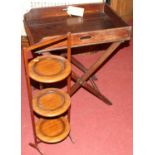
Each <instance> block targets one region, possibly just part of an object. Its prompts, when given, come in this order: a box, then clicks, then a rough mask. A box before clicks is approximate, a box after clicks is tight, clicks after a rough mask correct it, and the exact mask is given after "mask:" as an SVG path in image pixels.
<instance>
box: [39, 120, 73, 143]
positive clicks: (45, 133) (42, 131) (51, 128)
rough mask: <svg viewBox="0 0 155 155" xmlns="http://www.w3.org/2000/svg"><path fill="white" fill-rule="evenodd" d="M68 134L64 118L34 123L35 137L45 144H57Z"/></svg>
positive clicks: (67, 123)
mask: <svg viewBox="0 0 155 155" xmlns="http://www.w3.org/2000/svg"><path fill="white" fill-rule="evenodd" d="M69 132H70V125H69V122H68V120H67V118H66V117H60V118H54V119H40V120H39V121H38V122H37V123H36V133H37V137H38V138H39V139H40V140H41V141H43V142H46V143H57V142H60V141H62V140H64V139H65V138H66V137H67V136H68V134H69Z"/></svg>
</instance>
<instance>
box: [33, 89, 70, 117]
mask: <svg viewBox="0 0 155 155" xmlns="http://www.w3.org/2000/svg"><path fill="white" fill-rule="evenodd" d="M32 104H33V110H34V111H35V112H36V113H37V114H39V115H41V116H44V117H55V116H59V115H61V114H63V113H64V112H66V111H67V110H68V108H69V107H70V104H71V101H70V96H69V95H68V94H67V93H65V92H63V91H62V90H60V89H57V88H47V89H42V90H40V91H38V92H37V93H35V94H34V96H33V100H32Z"/></svg>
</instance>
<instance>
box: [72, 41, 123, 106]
mask: <svg viewBox="0 0 155 155" xmlns="http://www.w3.org/2000/svg"><path fill="white" fill-rule="evenodd" d="M121 43H122V42H114V43H112V44H111V45H110V47H109V48H108V49H107V50H106V51H105V52H104V53H103V54H102V55H101V57H100V58H99V59H98V60H97V61H96V62H95V63H94V64H93V65H91V66H90V68H89V69H88V70H85V73H84V74H83V75H82V76H81V77H79V76H78V75H77V74H76V73H75V72H73V71H72V78H73V80H75V84H74V85H73V86H72V87H71V92H70V95H71V96H72V95H73V94H74V93H75V92H76V91H77V90H78V89H79V88H80V87H81V86H83V87H84V88H85V89H87V90H88V91H89V92H91V93H92V94H94V95H95V96H97V97H98V98H99V99H101V100H102V101H104V102H105V103H106V104H108V105H112V103H111V101H109V100H108V99H107V98H106V97H105V96H104V95H103V94H101V93H100V92H99V90H97V89H94V87H92V86H91V85H90V84H88V83H87V81H86V80H88V79H89V78H92V75H93V73H94V72H95V71H96V70H97V69H98V68H99V67H100V66H101V65H102V64H103V62H104V61H105V60H106V59H107V58H108V57H109V56H110V55H111V54H112V53H113V52H114V51H115V49H116V48H117V47H118V46H119V45H120V44H121ZM73 61H75V60H74V59H73ZM72 63H73V62H72Z"/></svg>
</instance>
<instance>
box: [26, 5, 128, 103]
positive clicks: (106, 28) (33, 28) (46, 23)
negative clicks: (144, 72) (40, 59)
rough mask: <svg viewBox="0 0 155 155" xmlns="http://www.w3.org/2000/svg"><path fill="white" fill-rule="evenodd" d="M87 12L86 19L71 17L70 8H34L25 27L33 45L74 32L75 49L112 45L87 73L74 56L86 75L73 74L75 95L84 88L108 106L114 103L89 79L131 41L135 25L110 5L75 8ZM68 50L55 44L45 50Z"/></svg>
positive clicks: (73, 59)
mask: <svg viewBox="0 0 155 155" xmlns="http://www.w3.org/2000/svg"><path fill="white" fill-rule="evenodd" d="M73 6H79V7H83V8H84V9H85V12H84V16H83V17H75V16H69V15H68V14H67V13H66V11H65V9H66V7H67V6H59V7H49V8H38V9H32V10H30V12H28V13H27V14H25V16H24V25H25V29H26V32H27V36H28V39H29V41H30V44H34V43H37V42H40V41H42V40H44V39H46V38H49V37H50V38H54V37H57V36H60V35H64V34H66V33H67V32H71V33H72V37H71V42H72V47H81V46H87V45H94V44H102V43H112V45H111V46H110V47H109V48H108V49H107V50H106V51H105V52H103V55H102V56H101V57H100V59H98V60H97V62H96V63H94V64H92V66H91V67H90V68H89V69H88V70H87V69H86V68H85V67H84V66H83V65H82V64H81V63H80V62H78V61H76V60H75V58H73V57H72V63H73V64H76V65H77V66H78V67H79V68H80V69H81V70H82V71H83V72H85V74H84V75H83V76H81V77H78V76H77V75H76V74H75V73H74V72H73V75H72V77H73V79H74V80H75V81H76V83H75V85H73V86H72V90H71V95H72V94H74V92H75V91H76V90H77V89H78V88H80V86H83V87H84V88H86V89H87V90H89V91H90V92H91V93H93V94H94V95H95V96H97V97H98V98H100V99H101V100H103V101H104V102H105V103H107V104H111V102H110V101H109V100H108V99H107V98H106V97H105V96H103V94H101V93H100V92H99V91H98V89H97V87H96V85H94V86H93V87H92V86H90V85H89V84H88V83H87V82H86V80H87V79H90V78H91V76H92V75H93V73H94V72H95V71H96V70H97V69H98V68H99V67H100V66H101V64H102V63H103V62H104V61H105V60H106V59H107V58H108V57H109V56H110V55H111V54H112V53H113V52H114V50H115V49H116V48H117V47H118V46H119V45H120V44H121V43H122V42H124V41H126V40H129V39H130V32H131V26H129V25H128V24H126V23H125V22H124V21H123V20H122V19H121V18H120V17H119V16H118V15H117V14H116V13H115V12H114V11H113V10H112V9H111V8H110V7H109V6H108V5H107V4H104V3H97V4H82V5H73ZM64 48H66V43H65V42H63V43H62V42H61V43H58V44H55V45H51V46H50V47H48V48H46V49H45V51H48V50H49V51H51V50H56V49H64ZM42 52H43V51H42Z"/></svg>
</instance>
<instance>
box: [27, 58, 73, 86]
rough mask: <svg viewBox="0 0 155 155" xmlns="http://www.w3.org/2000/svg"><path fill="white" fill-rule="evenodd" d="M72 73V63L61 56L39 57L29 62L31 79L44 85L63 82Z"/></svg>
mask: <svg viewBox="0 0 155 155" xmlns="http://www.w3.org/2000/svg"><path fill="white" fill-rule="evenodd" d="M70 72H71V64H70V62H69V61H68V60H67V59H65V58H64V57H61V56H56V55H48V56H47V55H44V56H38V57H36V58H34V59H32V60H31V61H30V62H29V75H30V77H31V78H32V79H34V80H36V81H39V82H43V83H53V82H57V81H61V80H63V79H65V78H66V77H67V76H68V75H69V74H70Z"/></svg>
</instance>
